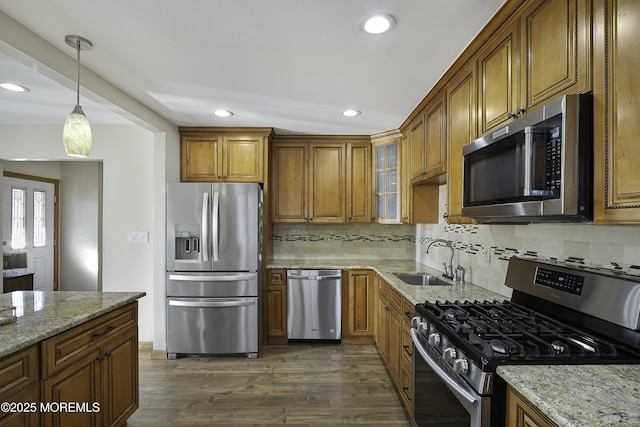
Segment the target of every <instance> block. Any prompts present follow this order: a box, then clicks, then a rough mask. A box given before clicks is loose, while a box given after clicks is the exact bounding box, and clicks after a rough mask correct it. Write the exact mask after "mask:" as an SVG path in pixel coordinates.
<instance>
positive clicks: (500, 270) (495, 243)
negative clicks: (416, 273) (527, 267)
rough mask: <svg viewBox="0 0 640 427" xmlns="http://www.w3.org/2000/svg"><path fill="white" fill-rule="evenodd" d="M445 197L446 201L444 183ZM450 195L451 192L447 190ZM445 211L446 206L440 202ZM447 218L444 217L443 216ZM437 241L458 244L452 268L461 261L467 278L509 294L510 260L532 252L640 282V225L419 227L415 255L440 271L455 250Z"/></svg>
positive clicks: (434, 225) (442, 225) (539, 255)
mask: <svg viewBox="0 0 640 427" xmlns="http://www.w3.org/2000/svg"><path fill="white" fill-rule="evenodd" d="M440 191H441V195H440V200H444V199H445V198H444V197H443V194H442V192H446V186H442V187H441V189H440ZM445 194H446V193H445ZM440 209H441V211H443V210H444V206H443V205H442V206H440ZM440 217H441V218H442V215H440ZM432 239H445V240H450V241H452V242H453V245H454V248H455V250H454V258H453V267H454V268H455V267H456V266H457V265H461V266H462V267H464V268H465V270H466V278H467V280H469V281H471V282H473V283H475V284H477V285H479V286H482V287H485V288H488V289H490V290H493V291H495V292H498V293H500V294H502V295H506V296H510V295H511V289H510V288H507V287H506V286H504V279H505V275H506V272H507V264H508V259H509V257H511V256H512V255H529V256H535V257H539V258H543V259H549V258H551V259H557V260H560V261H567V262H568V263H577V264H580V265H584V266H591V267H595V268H599V269H607V270H614V271H623V272H626V273H628V274H630V275H632V276H634V278H635V277H637V278H638V279H637V280H638V281H640V227H620V226H614V227H612V226H597V225H593V224H527V225H508V224H507V225H504V224H501V225H448V224H445V223H441V224H419V225H417V226H416V239H415V241H416V244H415V250H416V252H415V259H416V261H419V262H421V263H423V264H426V265H428V266H431V267H434V268H438V269H441V268H442V264H443V263H444V262H448V260H449V256H450V251H449V249H447V248H444V247H436V246H434V247H432V249H430V250H429V253H428V254H426V253H425V251H426V247H427V245H428V244H429V242H430V241H431V240H432Z"/></svg>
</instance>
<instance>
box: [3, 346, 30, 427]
mask: <svg viewBox="0 0 640 427" xmlns="http://www.w3.org/2000/svg"><path fill="white" fill-rule="evenodd" d="M39 363H40V360H39V352H38V345H37V344H36V345H32V346H31V347H29V348H27V349H24V350H22V351H19V352H18V353H16V354H12V355H9V356H7V357H3V358H2V359H0V402H2V403H5V402H6V403H8V404H9V407H8V408H4V405H3V408H2V409H0V426H2V427H9V426H37V425H40V420H39V418H40V412H39V410H38V409H39V405H40V382H39V381H40V374H39V373H40V370H39ZM4 409H9V411H7V412H5V411H4ZM33 409H36V410H33Z"/></svg>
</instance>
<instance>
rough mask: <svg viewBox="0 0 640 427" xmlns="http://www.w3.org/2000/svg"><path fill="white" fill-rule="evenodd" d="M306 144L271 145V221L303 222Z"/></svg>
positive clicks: (304, 215)
mask: <svg viewBox="0 0 640 427" xmlns="http://www.w3.org/2000/svg"><path fill="white" fill-rule="evenodd" d="M307 147H308V146H307V144H299V145H298V144H295V145H294V144H277V143H275V144H274V145H273V152H272V161H273V175H272V177H273V181H272V182H273V191H272V192H271V194H272V195H273V196H272V197H273V200H272V202H273V204H272V206H273V221H274V222H305V221H306V220H307V219H308V218H309V215H308V212H307V197H308V195H307V188H308V184H307V171H308V167H307V161H308V160H307V149H308V148H307Z"/></svg>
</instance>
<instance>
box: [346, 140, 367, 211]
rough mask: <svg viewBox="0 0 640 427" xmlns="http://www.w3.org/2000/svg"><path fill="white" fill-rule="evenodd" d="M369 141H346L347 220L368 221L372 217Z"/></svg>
mask: <svg viewBox="0 0 640 427" xmlns="http://www.w3.org/2000/svg"><path fill="white" fill-rule="evenodd" d="M371 176H372V173H371V143H370V142H348V143H347V174H346V179H347V184H346V187H347V216H346V218H347V222H358V223H370V222H371V220H372V219H373V213H372V209H373V207H372V206H373V202H372V197H371V196H372V192H371Z"/></svg>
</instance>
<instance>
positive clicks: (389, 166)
mask: <svg viewBox="0 0 640 427" xmlns="http://www.w3.org/2000/svg"><path fill="white" fill-rule="evenodd" d="M372 142H373V183H374V184H373V185H374V198H375V221H376V222H378V223H381V224H399V223H400V199H401V196H400V194H401V191H400V190H401V185H400V184H402V182H401V179H400V178H401V175H400V174H401V171H402V169H401V167H400V156H401V151H400V150H401V147H400V134H399V133H396V132H390V133H388V134H381V135H374V136H373V137H372Z"/></svg>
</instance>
